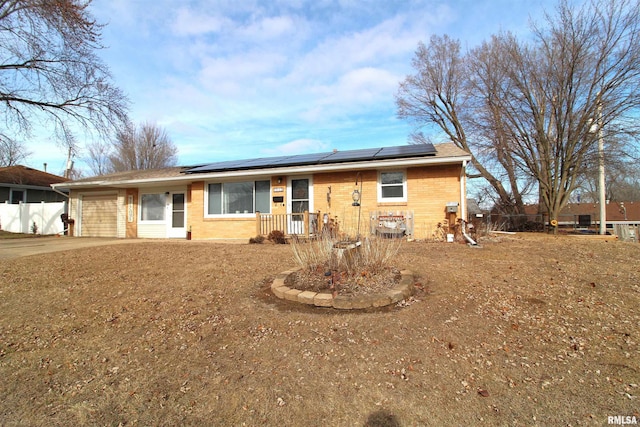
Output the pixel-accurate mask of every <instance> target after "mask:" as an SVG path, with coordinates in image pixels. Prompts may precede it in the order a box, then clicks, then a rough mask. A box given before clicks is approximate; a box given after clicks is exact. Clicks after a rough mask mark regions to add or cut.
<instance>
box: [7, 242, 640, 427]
mask: <svg viewBox="0 0 640 427" xmlns="http://www.w3.org/2000/svg"><path fill="white" fill-rule="evenodd" d="M482 245H483V247H482V248H470V247H468V246H465V245H462V244H447V243H437V244H436V243H420V242H412V243H405V244H404V245H403V247H402V248H401V251H400V255H399V256H398V259H397V266H398V267H399V268H410V269H412V270H413V271H415V273H416V286H417V288H418V293H417V294H416V296H415V298H413V299H410V300H409V301H406V302H405V303H404V304H401V306H393V307H391V308H385V309H379V310H371V311H365V312H342V311H337V310H333V309H320V308H312V307H306V306H300V305H294V304H292V303H288V302H286V301H282V300H279V299H277V298H275V297H274V296H273V295H272V294H271V293H270V291H269V280H270V279H271V278H273V276H274V275H275V274H276V273H279V272H281V271H283V270H286V269H288V268H290V267H292V266H294V264H293V261H292V253H291V249H290V247H288V246H285V245H270V244H263V245H248V244H246V245H245V244H243V245H229V244H227V245H225V244H217V243H211V242H186V241H179V242H173V241H171V242H169V241H159V242H140V243H133V244H129V245H114V246H104V247H99V248H91V249H82V250H76V251H69V252H64V253H53V254H47V255H39V256H32V257H24V258H19V259H14V260H6V261H0V378H2V381H0V396H1V399H0V424H1V425H4V426H12V425H30V426H51V425H59V426H70V425H110V426H119V425H122V426H132V425H158V426H159V425H218V426H240V425H247V426H258V425H259V426H271V425H274V426H275V425H277V426H302V425H304V426H320V425H322V426H325V425H331V426H364V425H369V426H382V425H384V426H418V425H426V426H430V425H433V426H442V425H479V424H485V425H505V426H531V425H545V426H546V425H606V424H607V422H608V418H607V417H608V416H616V415H622V416H629V417H634V416H635V417H636V418H637V419H638V420H639V422H640V414H639V412H640V388H639V386H638V385H639V384H640V347H639V340H640V336H639V335H640V272H639V271H638V265H639V262H638V260H639V259H640V245H638V244H632V243H623V242H617V241H603V240H595V239H594V240H591V239H585V238H577V237H552V236H547V235H525V234H523V235H516V236H504V237H500V238H496V239H493V240H485V241H483V242H482Z"/></svg>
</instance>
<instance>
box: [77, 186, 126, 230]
mask: <svg viewBox="0 0 640 427" xmlns="http://www.w3.org/2000/svg"><path fill="white" fill-rule="evenodd" d="M117 206H118V204H117V195H115V194H109V195H100V196H84V197H83V198H82V230H81V234H80V235H81V236H83V237H118V236H117V233H118V225H117V214H118V210H117Z"/></svg>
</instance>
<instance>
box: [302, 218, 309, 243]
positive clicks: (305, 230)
mask: <svg viewBox="0 0 640 427" xmlns="http://www.w3.org/2000/svg"><path fill="white" fill-rule="evenodd" d="M302 215H303V220H302V223H303V227H304V228H303V234H304V235H305V236H306V237H307V238H308V237H309V211H304V213H303V214H302Z"/></svg>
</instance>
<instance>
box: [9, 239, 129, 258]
mask: <svg viewBox="0 0 640 427" xmlns="http://www.w3.org/2000/svg"><path fill="white" fill-rule="evenodd" d="M136 241H139V240H136V239H111V238H99V237H65V236H60V237H30V238H24V239H0V259H11V258H18V257H22V256H29V255H38V254H43V253H49V252H59V251H68V250H71V249H79V248H90V247H93V246H103V245H114V244H121V243H132V242H136Z"/></svg>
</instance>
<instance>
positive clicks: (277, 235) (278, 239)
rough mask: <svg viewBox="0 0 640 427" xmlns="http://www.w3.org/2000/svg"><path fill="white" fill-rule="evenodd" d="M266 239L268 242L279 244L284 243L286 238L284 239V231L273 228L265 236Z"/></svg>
mask: <svg viewBox="0 0 640 427" xmlns="http://www.w3.org/2000/svg"><path fill="white" fill-rule="evenodd" d="M267 239H268V240H269V241H270V242H273V243H276V244H279V245H284V244H285V243H287V239H285V237H284V233H283V232H282V231H280V230H273V231H272V232H271V233H269V235H268V236H267Z"/></svg>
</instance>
